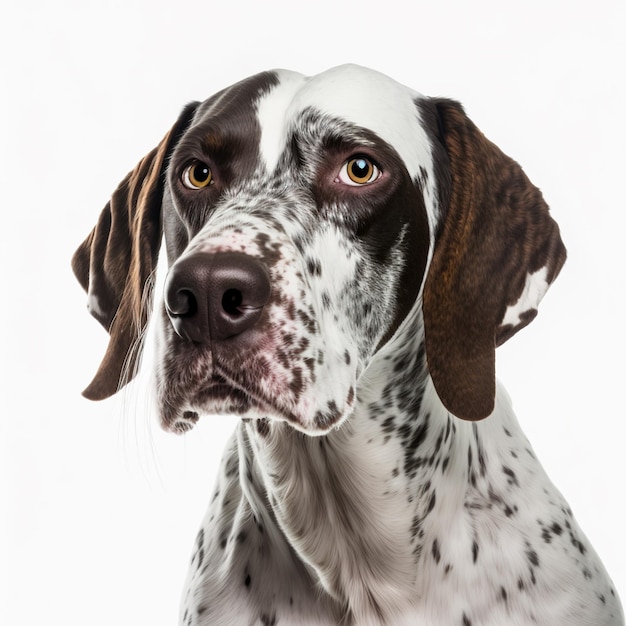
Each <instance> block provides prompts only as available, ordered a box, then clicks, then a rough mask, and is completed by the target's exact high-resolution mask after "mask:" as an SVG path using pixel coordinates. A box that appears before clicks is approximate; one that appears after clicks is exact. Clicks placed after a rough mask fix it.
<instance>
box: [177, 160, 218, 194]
mask: <svg viewBox="0 0 626 626" xmlns="http://www.w3.org/2000/svg"><path fill="white" fill-rule="evenodd" d="M182 181H183V185H185V187H187V188H188V189H203V188H204V187H208V186H209V185H212V184H213V175H212V174H211V168H210V167H209V166H208V165H207V164H206V163H203V162H202V161H197V160H194V161H192V162H191V163H189V165H187V167H186V168H185V169H184V170H183V174H182Z"/></svg>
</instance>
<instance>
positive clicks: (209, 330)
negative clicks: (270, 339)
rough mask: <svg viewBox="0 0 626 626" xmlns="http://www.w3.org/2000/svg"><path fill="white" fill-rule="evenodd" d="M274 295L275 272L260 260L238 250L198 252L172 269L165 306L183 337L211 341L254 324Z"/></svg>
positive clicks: (178, 332) (202, 342) (226, 336)
mask: <svg viewBox="0 0 626 626" xmlns="http://www.w3.org/2000/svg"><path fill="white" fill-rule="evenodd" d="M270 294H271V283H270V277H269V274H268V271H267V269H266V267H265V266H264V265H263V264H262V263H261V262H260V261H259V260H257V259H255V258H253V257H251V256H248V255H246V254H241V253H238V252H218V253H215V254H210V253H204V252H197V253H194V254H190V255H189V256H187V257H183V258H181V259H179V260H178V261H177V262H176V263H174V265H173V266H172V268H171V269H170V271H169V273H168V276H167V280H166V283H165V309H166V311H167V314H168V316H169V318H170V320H171V323H172V326H173V327H174V330H175V331H176V333H177V334H178V335H179V336H180V337H182V338H183V339H186V340H187V341H191V342H193V343H196V344H209V343H211V342H215V341H223V340H225V339H228V338H230V337H234V336H236V335H241V334H242V333H244V332H245V331H247V330H249V329H250V328H252V327H253V326H254V325H255V324H256V323H257V322H258V320H259V318H260V317H261V314H262V312H263V307H264V306H265V305H266V304H267V303H268V302H269V299H270Z"/></svg>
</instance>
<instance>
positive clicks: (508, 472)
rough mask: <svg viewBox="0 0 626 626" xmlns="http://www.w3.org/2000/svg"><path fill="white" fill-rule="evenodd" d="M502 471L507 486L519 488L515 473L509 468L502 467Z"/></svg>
mask: <svg viewBox="0 0 626 626" xmlns="http://www.w3.org/2000/svg"><path fill="white" fill-rule="evenodd" d="M502 471H503V472H504V473H505V474H506V475H507V476H508V482H509V485H511V486H515V487H519V482H518V480H517V476H516V475H515V472H514V471H513V470H512V469H511V468H510V467H507V466H506V465H503V466H502Z"/></svg>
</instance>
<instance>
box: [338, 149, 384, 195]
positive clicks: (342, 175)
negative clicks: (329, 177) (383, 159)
mask: <svg viewBox="0 0 626 626" xmlns="http://www.w3.org/2000/svg"><path fill="white" fill-rule="evenodd" d="M381 173H382V172H381V171H380V168H379V167H378V166H377V165H376V163H374V162H373V161H372V160H371V159H369V158H368V157H365V156H355V157H351V158H350V159H348V160H347V161H346V162H345V163H344V164H343V166H342V168H341V171H340V172H339V176H338V180H340V181H341V182H342V183H345V184H346V185H352V186H353V187H356V186H360V185H367V184H369V183H373V182H374V181H375V180H377V179H378V178H379V177H380V175H381Z"/></svg>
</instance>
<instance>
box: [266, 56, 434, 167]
mask: <svg viewBox="0 0 626 626" xmlns="http://www.w3.org/2000/svg"><path fill="white" fill-rule="evenodd" d="M276 76H277V77H278V82H277V84H276V85H274V86H273V87H272V88H271V89H269V90H268V91H267V92H266V93H264V94H263V95H262V96H261V97H260V98H259V100H258V102H257V117H258V121H259V125H260V128H261V142H260V152H261V157H262V159H263V161H264V162H265V165H266V167H267V169H268V171H270V172H272V171H273V170H274V169H275V168H276V166H277V164H278V161H279V158H280V155H281V154H282V152H283V150H284V149H285V147H286V142H287V140H288V136H289V132H290V131H291V130H293V128H294V127H295V126H296V125H297V120H298V119H299V117H300V115H301V114H302V112H303V111H304V110H315V111H317V112H319V113H320V114H322V115H327V116H330V117H331V118H336V119H339V120H342V121H346V122H349V123H351V124H353V125H355V126H358V127H362V128H366V129H368V130H370V131H373V132H374V133H376V134H377V135H378V136H379V137H380V138H381V139H383V140H384V141H386V142H387V143H388V144H390V145H391V146H392V147H393V148H394V149H395V150H396V151H397V152H398V154H399V155H400V157H401V158H402V159H403V161H404V163H405V165H406V167H407V170H408V171H409V173H410V174H411V176H416V175H417V174H418V173H420V172H423V171H424V170H426V171H427V172H428V173H429V174H430V173H431V169H432V157H431V143H430V139H429V136H428V132H427V129H426V128H425V127H424V125H423V123H422V120H421V117H420V112H419V108H418V106H417V101H418V100H419V99H422V98H423V96H422V95H421V94H419V93H418V92H416V91H414V90H412V89H409V88H408V87H405V86H404V85H401V84H400V83H398V82H396V81H394V80H393V79H391V78H389V77H388V76H385V75H384V74H381V73H379V72H376V71H374V70H370V69H367V68H364V67H360V66H358V65H342V66H339V67H336V68H333V69H330V70H328V71H326V72H323V73H321V74H318V75H316V76H312V77H306V76H303V75H301V74H297V73H295V72H289V71H286V70H277V71H276Z"/></svg>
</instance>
